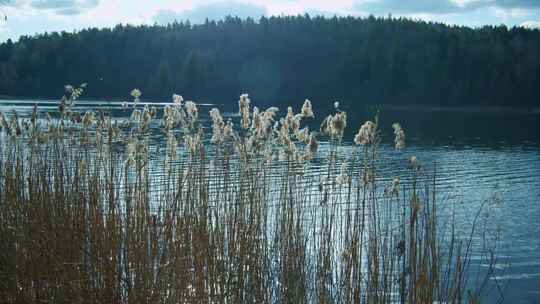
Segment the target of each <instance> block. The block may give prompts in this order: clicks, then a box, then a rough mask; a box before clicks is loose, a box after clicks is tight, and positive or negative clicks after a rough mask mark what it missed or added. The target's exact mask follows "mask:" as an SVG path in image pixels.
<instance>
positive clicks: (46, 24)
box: [0, 0, 540, 41]
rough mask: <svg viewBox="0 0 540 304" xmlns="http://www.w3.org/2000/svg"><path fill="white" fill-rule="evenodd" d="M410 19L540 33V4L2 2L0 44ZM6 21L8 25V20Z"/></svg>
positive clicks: (417, 0) (525, 0)
mask: <svg viewBox="0 0 540 304" xmlns="http://www.w3.org/2000/svg"><path fill="white" fill-rule="evenodd" d="M303 13H310V14H312V15H313V14H314V15H328V16H333V15H353V16H367V15H369V14H374V15H376V16H387V15H388V14H390V13H391V14H392V15H393V16H405V17H410V18H416V19H424V20H431V21H438V22H444V23H449V24H459V25H467V26H472V27H476V26H482V25H485V24H493V25H499V24H506V25H508V26H514V25H523V26H530V27H540V0H274V1H270V0H217V1H211V0H204V1H203V0H176V1H175V0H0V14H2V18H1V19H2V21H0V41H5V40H7V39H8V38H11V39H17V38H18V37H19V36H20V35H33V34H35V33H43V32H45V31H47V32H51V31H62V30H65V31H73V30H77V29H82V28H86V27H110V26H114V25H115V24H118V23H123V24H126V23H130V24H153V23H156V22H157V23H161V24H163V23H167V22H170V21H173V20H175V19H176V20H186V19H189V20H191V21H192V22H194V23H198V22H202V21H204V19H205V18H206V17H208V18H210V19H220V18H223V17H224V16H226V15H237V16H240V17H247V16H251V17H255V18H258V17H260V16H262V15H267V16H268V15H280V14H303ZM5 15H7V20H4V18H3V16H5Z"/></svg>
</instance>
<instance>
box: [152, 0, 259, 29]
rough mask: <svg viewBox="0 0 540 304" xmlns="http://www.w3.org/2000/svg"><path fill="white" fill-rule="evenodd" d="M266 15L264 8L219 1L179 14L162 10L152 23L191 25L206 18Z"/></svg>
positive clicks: (169, 10)
mask: <svg viewBox="0 0 540 304" xmlns="http://www.w3.org/2000/svg"><path fill="white" fill-rule="evenodd" d="M266 14H267V11H266V8H265V7H264V6H260V5H256V4H250V3H242V2H236V1H219V2H214V3H211V4H203V5H199V6H195V7H193V8H192V9H187V10H183V11H180V12H176V11H174V10H171V9H162V10H159V11H158V12H157V14H156V15H155V16H154V21H156V22H157V23H160V24H166V23H170V22H173V21H175V20H177V21H181V20H182V21H184V20H189V21H190V22H192V23H203V22H204V21H205V20H206V19H207V18H208V19H210V20H218V19H223V18H224V17H226V16H228V15H230V16H238V17H240V18H247V17H252V18H259V17H261V16H263V15H266Z"/></svg>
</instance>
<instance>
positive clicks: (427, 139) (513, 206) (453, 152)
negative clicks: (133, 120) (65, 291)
mask: <svg viewBox="0 0 540 304" xmlns="http://www.w3.org/2000/svg"><path fill="white" fill-rule="evenodd" d="M33 105H34V101H21V100H12V101H10V100H5V101H0V111H2V112H4V113H6V112H10V111H11V110H16V111H17V112H18V113H19V114H20V115H21V116H22V117H24V116H28V115H29V114H30V112H31V110H32V107H33ZM153 105H155V106H163V105H165V103H154V104H153ZM210 106H211V105H209V104H208V105H202V107H201V109H200V112H201V113H205V112H206V113H207V112H208V111H207V110H209V108H210ZM39 108H40V111H51V112H56V110H57V102H56V101H45V102H40V107H39ZM86 109H92V110H96V109H102V110H104V111H107V112H109V113H111V115H113V116H115V117H125V116H126V115H128V112H126V111H124V110H122V108H121V103H120V102H79V103H78V105H77V107H76V109H75V110H79V111H84V110H86ZM345 110H347V109H345ZM227 115H228V116H231V115H233V113H231V112H229V113H227V112H226V113H225V116H227ZM372 116H373V111H364V112H354V115H353V114H352V112H351V111H350V110H349V122H348V126H349V129H348V132H349V133H348V134H346V135H347V136H348V137H349V138H351V137H352V134H353V132H355V131H356V130H355V129H357V126H360V122H361V121H363V120H365V119H370V118H372ZM379 118H380V120H381V125H382V126H383V127H384V126H386V129H385V130H384V133H383V136H384V137H386V140H384V141H383V142H390V140H388V139H390V138H391V137H392V130H391V127H390V126H391V124H392V123H393V122H400V123H401V124H402V125H403V127H404V129H405V130H406V132H407V137H408V138H407V144H408V147H407V148H406V149H405V150H404V151H403V152H399V153H397V152H396V151H394V149H393V147H390V146H388V145H383V146H382V148H381V154H380V160H381V163H382V164H383V166H380V168H381V170H382V171H381V172H380V175H382V176H384V177H386V178H388V179H390V178H392V177H394V176H405V175H406V170H408V168H407V166H406V161H405V160H406V159H407V158H409V157H410V156H412V155H416V156H417V157H418V159H419V160H421V162H422V164H423V165H424V168H425V170H430V171H431V172H433V170H434V169H435V170H436V171H435V172H436V176H437V188H438V189H439V190H441V191H439V193H440V197H439V202H440V203H441V204H447V205H448V206H452V207H457V208H455V210H457V222H458V224H459V225H460V226H461V227H462V229H460V230H461V231H467V227H468V226H470V224H471V222H472V220H473V218H474V215H475V213H476V210H478V208H479V206H480V204H481V203H482V202H483V201H485V200H487V199H492V198H496V199H497V200H498V201H499V203H497V204H494V205H491V210H490V213H489V216H490V220H491V221H495V222H497V223H499V224H500V228H501V231H502V233H503V239H502V243H501V247H500V251H499V252H500V259H499V261H498V264H497V267H496V268H497V269H498V270H499V271H500V273H498V274H497V276H496V277H495V279H497V280H498V281H499V283H500V284H501V286H502V288H505V289H504V295H505V300H506V302H507V303H534V301H535V300H537V298H538V297H540V294H539V291H540V204H539V201H540V134H538V133H537V130H540V115H535V114H518V113H512V114H505V113H500V112H490V113H480V112H474V113H467V112H464V111H460V112H444V111H432V112H428V111H423V112H415V111H384V110H383V111H381V112H380V113H379ZM154 127H157V126H154ZM153 140H156V141H160V140H162V138H160V137H159V136H156V137H154V138H153ZM349 141H352V140H349ZM325 146H326V145H325V144H324V143H322V145H321V148H322V149H324V148H325ZM352 149H354V147H351V146H346V147H345V148H344V149H343V150H342V153H344V154H350V153H351V152H352ZM313 172H317V171H316V170H315V171H313ZM464 237H466V236H464ZM472 260H473V264H472V267H473V268H474V267H476V268H478V267H480V269H482V267H483V266H485V265H481V262H480V261H479V260H478V259H475V257H473V259H472ZM507 266H509V267H507Z"/></svg>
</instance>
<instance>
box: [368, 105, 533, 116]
mask: <svg viewBox="0 0 540 304" xmlns="http://www.w3.org/2000/svg"><path fill="white" fill-rule="evenodd" d="M368 108H370V109H379V110H384V111H409V112H412V111H415V112H458V113H461V112H462V113H465V112H466V113H515V114H540V107H502V106H456V107H448V106H424V105H373V106H368Z"/></svg>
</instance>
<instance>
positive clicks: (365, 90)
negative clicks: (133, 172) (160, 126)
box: [0, 15, 540, 106]
mask: <svg viewBox="0 0 540 304" xmlns="http://www.w3.org/2000/svg"><path fill="white" fill-rule="evenodd" d="M83 82H86V83H88V90H87V93H86V95H85V96H86V97H98V98H106V99H108V98H125V96H127V95H129V92H130V91H131V89H132V88H139V89H141V91H142V92H143V98H150V97H152V98H165V97H167V96H171V94H172V93H179V94H182V95H184V97H185V98H189V99H194V100H197V101H208V102H215V103H225V102H235V100H236V99H237V97H238V95H240V94H241V93H243V92H248V93H249V94H250V95H251V96H252V97H253V99H254V100H257V102H258V103H259V104H261V103H262V104H264V103H273V104H276V103H277V104H284V103H292V102H298V103H299V102H302V101H303V99H304V98H310V99H311V100H312V101H313V102H314V103H315V104H321V103H325V104H328V103H329V102H332V101H334V100H341V101H342V102H344V103H347V104H349V105H355V104H392V105H410V104H414V105H436V106H482V105H497V106H538V105H539V104H540V31H538V30H530V29H524V28H520V27H516V28H507V27H505V26H485V27H482V28H476V29H472V28H469V27H461V26H448V25H444V24H438V23H430V22H423V21H414V20H409V19H395V18H375V17H372V16H371V17H368V18H356V17H334V18H324V17H310V16H308V15H305V16H281V17H262V18H261V19H259V20H253V19H245V20H242V19H239V18H235V17H228V18H226V19H225V20H222V21H207V22H206V23H204V24H199V25H192V24H190V23H189V22H177V23H173V24H170V25H167V26H159V25H153V26H148V25H143V26H130V25H125V26H124V25H118V26H116V27H114V28H112V29H110V28H106V29H95V28H92V29H86V30H82V31H80V32H76V33H66V32H62V33H46V34H40V35H37V36H32V37H29V36H23V37H21V38H20V39H19V40H18V41H17V42H12V41H11V40H8V41H7V42H5V43H3V44H1V45H0V95H3V96H25V97H55V96H61V95H62V93H63V86H64V84H74V85H77V84H79V83H83Z"/></svg>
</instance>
